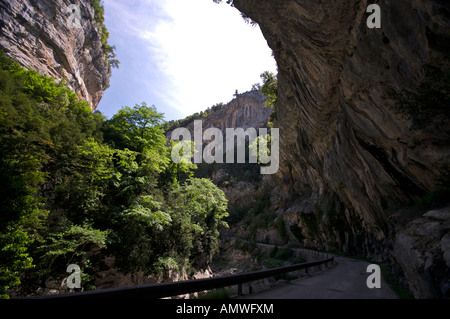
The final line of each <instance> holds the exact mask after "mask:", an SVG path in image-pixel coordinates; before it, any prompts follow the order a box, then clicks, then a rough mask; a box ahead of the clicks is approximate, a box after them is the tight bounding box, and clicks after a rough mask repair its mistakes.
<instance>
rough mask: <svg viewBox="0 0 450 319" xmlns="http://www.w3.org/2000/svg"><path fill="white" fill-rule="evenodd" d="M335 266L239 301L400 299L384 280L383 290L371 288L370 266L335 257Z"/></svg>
mask: <svg viewBox="0 0 450 319" xmlns="http://www.w3.org/2000/svg"><path fill="white" fill-rule="evenodd" d="M335 263H336V264H335V266H333V267H332V268H331V269H327V270H325V271H320V272H317V273H315V274H313V275H312V276H310V277H306V278H301V279H297V280H293V281H290V282H288V283H286V284H285V285H282V286H279V287H276V288H274V289H271V290H267V291H263V292H260V293H255V294H251V295H245V296H240V297H239V299H397V298H398V296H397V294H396V293H395V292H394V291H393V290H392V289H391V288H390V287H389V286H388V285H387V284H386V282H385V281H384V279H383V278H382V277H381V288H372V289H370V288H368V287H367V284H366V280H367V278H368V276H369V275H370V273H367V272H366V270H367V266H368V265H369V263H367V262H364V261H360V260H355V259H350V258H344V257H335Z"/></svg>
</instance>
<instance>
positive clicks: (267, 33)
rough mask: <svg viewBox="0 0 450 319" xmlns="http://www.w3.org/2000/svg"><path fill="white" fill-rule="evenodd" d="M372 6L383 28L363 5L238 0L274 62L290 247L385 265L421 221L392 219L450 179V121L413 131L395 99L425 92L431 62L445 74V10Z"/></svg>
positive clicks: (440, 5) (440, 6) (281, 205)
mask: <svg viewBox="0 0 450 319" xmlns="http://www.w3.org/2000/svg"><path fill="white" fill-rule="evenodd" d="M376 3H377V4H378V5H379V6H380V8H381V28H379V29H378V28H373V29H370V28H368V26H367V24H366V21H367V19H368V17H369V16H370V13H367V12H366V9H367V7H368V5H369V4H370V2H368V1H350V0H349V1H317V0H302V1H296V0H286V1H278V0H264V1H261V0H236V1H234V4H235V6H236V7H237V8H238V9H239V10H240V11H241V12H242V13H244V14H245V15H246V16H248V17H250V18H251V19H253V20H254V21H255V22H257V23H258V24H259V26H260V28H261V30H262V33H263V35H264V37H265V38H266V40H267V42H268V45H269V46H270V47H271V48H272V50H273V53H274V56H275V59H276V61H277V64H278V71H279V73H278V81H279V84H278V90H279V97H278V106H277V111H276V117H277V119H276V121H275V126H276V127H279V128H280V135H281V142H280V153H281V154H280V156H281V164H280V165H281V167H280V171H279V174H278V181H277V182H273V184H274V187H275V186H276V188H275V189H274V191H273V195H272V196H273V205H274V207H275V208H276V209H277V214H278V215H279V216H283V217H284V218H285V222H286V224H287V228H288V230H289V231H291V234H290V236H291V238H292V239H293V240H294V239H296V240H298V241H300V242H301V243H303V244H305V245H309V246H315V247H321V248H325V249H337V250H341V251H342V250H343V251H347V252H351V253H360V254H363V255H366V256H368V257H370V258H373V259H375V260H380V261H381V260H395V256H394V257H393V258H391V256H392V252H393V249H392V245H393V240H394V238H395V234H396V233H398V232H399V231H401V229H402V228H403V227H404V225H405V223H406V220H407V221H410V220H411V218H415V217H417V216H412V217H411V218H409V219H406V220H405V221H404V222H399V219H395V221H394V219H392V218H390V217H389V216H390V214H391V213H390V212H393V211H396V209H398V208H399V207H400V206H407V205H410V204H411V202H412V201H413V200H414V199H415V198H417V197H420V196H423V195H424V194H425V193H427V192H430V191H431V190H433V189H435V188H436V187H437V186H438V185H439V183H440V182H442V181H443V180H444V179H445V175H446V172H448V167H449V166H448V163H449V161H448V155H449V154H450V148H449V135H450V134H449V131H450V130H449V125H448V117H447V118H444V119H442V118H440V116H435V117H433V118H430V119H428V121H427V123H426V124H425V125H423V126H422V127H420V128H413V127H412V126H411V120H410V119H409V118H407V117H405V116H403V115H402V114H400V113H399V112H398V111H396V110H395V109H394V107H393V105H394V104H395V103H394V101H393V100H392V99H390V98H389V97H390V96H391V95H389V92H392V91H396V92H402V91H403V90H411V91H417V90H419V85H420V84H421V83H424V82H425V81H427V79H428V80H429V78H427V77H428V76H429V74H428V73H427V70H429V67H430V66H431V67H437V68H436V69H440V70H445V71H444V72H446V74H447V76H448V70H449V68H448V64H449V63H448V60H447V59H446V58H445V56H446V55H447V57H448V53H449V45H448V43H449V32H448V30H449V29H450V28H449V26H450V25H449V24H450V19H449V15H450V6H449V5H450V4H449V3H448V2H445V1H419V0H417V1H416V0H413V1H409V0H408V1H406V0H405V1H401V0H399V1H384V0H382V1H376ZM447 94H448V90H447ZM447 114H448V113H447ZM447 174H448V173H447ZM447 182H448V178H447ZM308 229H309V231H308ZM447 231H448V230H447ZM443 235H444V234H440V235H439V236H437V238H435V239H432V240H436V241H440V240H441V238H440V237H442V236H443ZM397 246H398V247H400V246H399V245H397ZM430 247H431V246H430ZM421 249H422V253H424V251H423V250H424V249H426V247H424V246H422V247H421ZM435 254H436V256H437V258H438V257H439V256H441V255H442V252H439V251H438V250H436V252H435ZM439 254H441V255H439ZM441 257H442V256H441ZM439 258H440V257H439ZM444 268H445V267H444ZM422 270H423V269H422ZM416 271H417V272H420V271H421V270H420V267H419V269H416ZM446 271H447V273H448V268H447V270H446ZM444 272H445V271H444ZM441 278H443V277H441ZM434 284H436V283H434ZM439 289H440V288H439ZM439 289H437V290H438V292H437V294H438V295H439V294H440V293H441V294H442V293H445V292H443V291H442V289H441V290H439ZM422 290H423V289H422ZM419 295H420V294H419V293H418V294H417V296H419Z"/></svg>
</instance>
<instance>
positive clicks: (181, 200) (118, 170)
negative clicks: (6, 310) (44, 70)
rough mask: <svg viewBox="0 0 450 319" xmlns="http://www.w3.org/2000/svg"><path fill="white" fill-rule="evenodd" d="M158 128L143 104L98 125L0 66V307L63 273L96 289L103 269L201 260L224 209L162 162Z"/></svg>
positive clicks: (76, 105) (208, 187) (59, 94)
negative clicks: (73, 268)
mask: <svg viewBox="0 0 450 319" xmlns="http://www.w3.org/2000/svg"><path fill="white" fill-rule="evenodd" d="M162 125H163V116H162V115H161V114H159V113H158V112H157V111H156V109H155V107H149V106H147V105H146V104H145V103H143V104H141V105H136V106H135V107H133V108H131V107H124V108H122V109H121V110H120V111H119V112H118V113H117V114H116V115H115V116H114V117H113V118H112V119H111V120H106V119H105V117H104V116H103V115H101V114H100V113H99V112H94V113H92V112H91V110H90V108H89V105H88V104H87V103H86V102H84V101H79V100H78V98H77V96H76V95H75V94H74V93H73V92H72V91H70V90H68V89H67V88H66V85H65V83H64V82H62V83H55V82H54V80H53V79H52V78H48V77H45V76H41V75H39V74H38V73H37V72H34V71H27V70H24V69H23V68H21V67H20V66H19V65H18V64H17V63H15V62H13V61H12V60H10V59H8V58H6V57H5V56H4V55H3V54H0V143H1V146H2V147H1V151H0V179H1V181H2V187H1V188H0V251H1V253H0V295H3V297H7V293H8V289H13V288H15V289H18V290H20V292H21V293H27V294H33V293H36V292H37V291H39V288H42V287H43V286H45V283H46V282H48V281H49V280H58V281H59V282H61V281H62V279H63V278H65V277H67V276H68V274H67V273H66V267H67V266H68V265H69V264H78V265H79V266H80V267H81V269H82V274H83V277H82V286H83V288H84V289H92V288H95V287H94V286H93V285H94V284H95V278H96V276H97V275H98V273H99V272H100V271H101V270H102V269H104V267H106V264H105V258H107V257H108V258H109V259H111V258H112V259H113V260H114V267H117V268H119V269H120V270H121V271H123V272H132V271H136V270H139V271H144V272H145V273H147V274H154V275H160V274H162V273H164V272H166V271H167V270H168V269H171V270H178V271H180V272H181V271H184V272H189V271H194V270H195V269H199V268H201V267H203V266H205V263H207V262H208V261H209V260H211V258H212V256H213V254H214V253H215V251H216V250H217V247H218V230H219V227H220V226H226V223H225V222H224V221H223V218H224V217H226V216H227V201H226V199H225V197H224V194H223V192H222V191H220V190H219V189H218V188H217V187H216V186H215V185H214V184H213V183H212V182H211V181H210V180H207V179H199V178H192V177H189V176H191V175H192V170H193V169H194V168H195V166H194V165H193V164H183V163H181V164H175V163H173V162H172V161H171V160H170V151H171V144H170V143H169V141H167V139H166V138H165V136H164V134H163V128H162ZM180 172H181V173H183V174H186V175H188V176H187V179H186V180H185V181H184V182H182V183H181V182H179V180H178V176H179V175H180Z"/></svg>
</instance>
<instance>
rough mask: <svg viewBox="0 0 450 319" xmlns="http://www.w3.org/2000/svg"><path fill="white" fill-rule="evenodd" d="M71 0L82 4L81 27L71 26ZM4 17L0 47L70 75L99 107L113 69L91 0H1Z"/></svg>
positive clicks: (27, 62)
mask: <svg viewBox="0 0 450 319" xmlns="http://www.w3.org/2000/svg"><path fill="white" fill-rule="evenodd" d="M70 4H75V5H77V6H78V7H79V9H80V11H79V13H80V18H81V19H79V20H78V21H80V24H79V27H78V26H77V25H75V27H72V28H71V26H73V25H71V24H70V19H69V18H70V17H71V16H72V15H73V14H74V13H73V12H70V11H67V8H68V6H69V5H70ZM72 17H75V16H72ZM0 21H1V22H0V24H1V29H0V48H1V49H3V50H4V51H5V53H6V54H7V55H8V56H10V57H11V58H13V59H14V60H16V61H18V62H19V63H20V64H21V65H22V66H25V67H28V68H31V69H33V70H36V71H39V72H40V73H41V74H46V75H49V76H51V77H54V78H55V79H57V80H61V79H65V80H67V82H68V84H69V85H70V87H71V89H73V90H74V91H75V92H76V93H77V94H78V95H79V96H80V98H82V99H83V100H86V101H88V102H89V103H90V104H91V107H92V109H95V108H96V107H97V105H98V103H99V102H100V99H101V98H102V96H103V90H104V89H105V88H106V87H107V85H108V83H109V77H110V69H109V66H108V63H107V61H106V59H105V54H104V52H103V50H102V43H101V31H100V26H99V25H98V23H97V22H96V21H95V19H94V8H93V6H92V1H90V0H74V1H69V0H39V1H35V0H23V1H15V0H1V1H0ZM73 21H74V20H73V19H72V22H73Z"/></svg>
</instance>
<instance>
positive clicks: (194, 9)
mask: <svg viewBox="0 0 450 319" xmlns="http://www.w3.org/2000/svg"><path fill="white" fill-rule="evenodd" d="M104 6H105V24H106V26H107V28H108V31H109V33H110V38H109V43H110V44H111V45H115V46H116V48H117V49H116V53H117V59H119V60H120V68H119V69H113V71H112V77H111V80H110V81H111V82H110V83H111V87H110V88H109V89H107V90H106V91H105V92H104V96H103V99H102V101H101V102H100V104H99V106H98V108H97V109H98V110H99V111H101V112H102V113H103V114H105V115H106V116H107V117H111V116H112V115H113V114H114V113H116V112H117V111H118V110H119V109H120V108H121V107H122V106H124V105H127V106H134V105H135V104H140V103H141V102H146V103H147V104H148V105H155V106H156V108H157V110H158V111H159V112H161V113H164V114H165V118H166V120H174V119H180V118H184V117H186V116H187V115H190V114H193V113H195V112H199V111H201V110H205V109H206V108H208V107H210V106H212V105H214V104H216V103H220V102H223V103H227V102H229V101H230V100H231V99H232V98H233V94H234V92H235V90H236V89H237V90H238V91H239V92H245V91H248V90H250V88H251V86H252V84H254V83H259V82H261V79H260V77H259V76H260V74H261V73H262V72H264V71H266V70H269V71H272V72H276V64H275V61H274V59H273V57H272V55H271V54H272V52H271V50H270V48H269V47H268V46H267V42H266V40H265V39H264V37H263V36H262V34H261V31H260V30H259V27H252V26H250V25H249V24H246V23H245V22H244V20H243V19H242V18H241V15H240V13H239V11H238V10H236V9H235V8H232V7H230V6H229V5H226V4H215V3H214V2H213V1H212V0H145V1H142V0H105V1H104Z"/></svg>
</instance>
